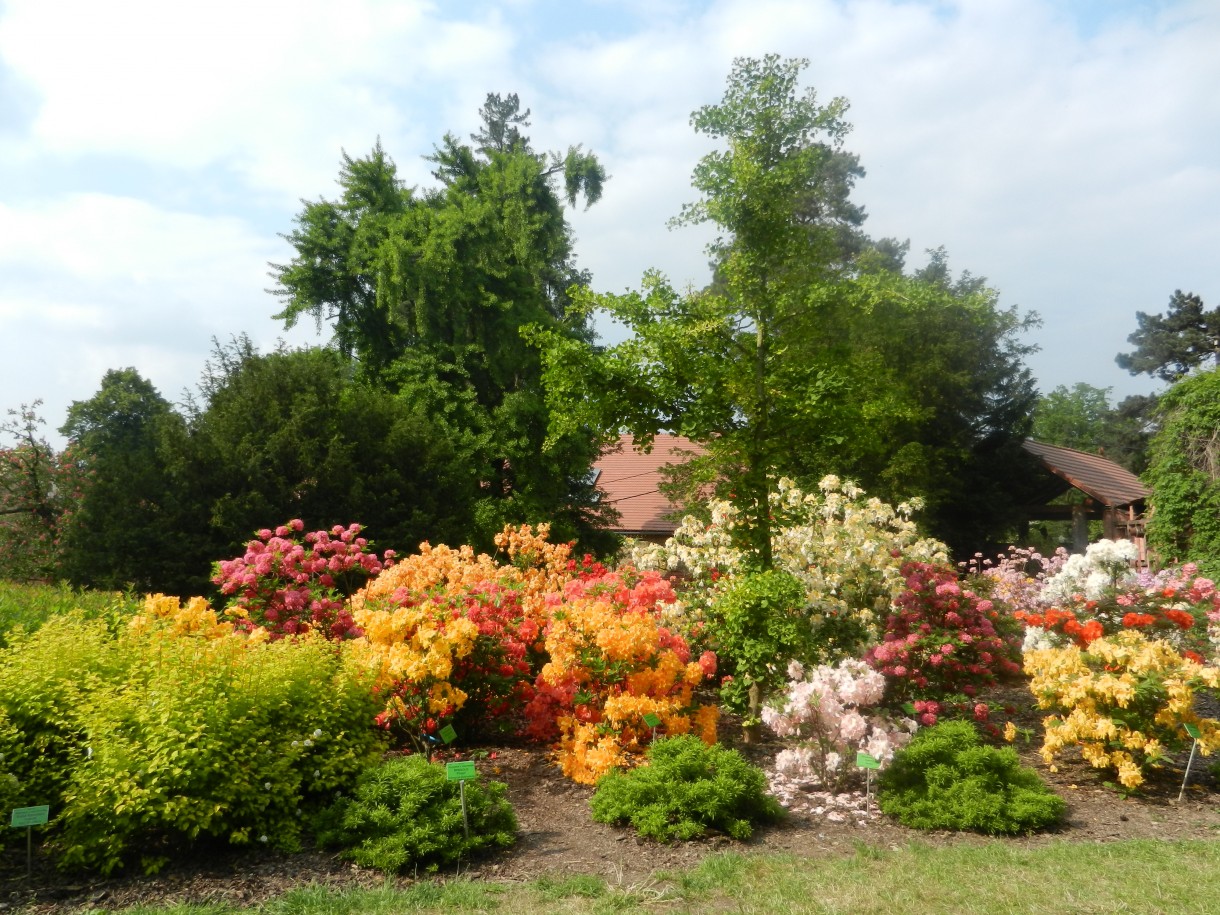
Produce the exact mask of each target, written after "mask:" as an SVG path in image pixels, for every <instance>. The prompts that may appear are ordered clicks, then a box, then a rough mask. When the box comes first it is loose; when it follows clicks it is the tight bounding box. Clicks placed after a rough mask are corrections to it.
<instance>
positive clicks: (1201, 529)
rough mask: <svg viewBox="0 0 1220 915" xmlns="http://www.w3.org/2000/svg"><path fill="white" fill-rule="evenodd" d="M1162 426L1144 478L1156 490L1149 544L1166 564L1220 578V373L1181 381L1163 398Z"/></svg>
mask: <svg viewBox="0 0 1220 915" xmlns="http://www.w3.org/2000/svg"><path fill="white" fill-rule="evenodd" d="M1158 412H1159V415H1160V420H1161V428H1160V430H1159V431H1158V432H1157V433H1156V435H1155V437H1154V438H1153V440H1152V462H1151V464H1150V466H1149V468H1148V472H1147V473H1146V474H1145V476H1144V480H1145V482H1146V483H1147V484H1148V485H1149V487H1150V488H1151V489H1152V496H1151V499H1150V502H1151V504H1152V511H1151V513H1150V517H1149V521H1148V543H1149V546H1151V547H1152V548H1153V549H1154V550H1156V552H1157V553H1158V554H1159V555H1160V556H1161V559H1162V561H1175V560H1176V561H1187V560H1189V561H1192V562H1196V563H1198V565H1199V567H1200V568H1201V569H1202V570H1203V572H1204V574H1206V575H1209V576H1211V577H1213V578H1214V577H1216V576H1217V575H1220V443H1218V436H1217V430H1220V369H1212V370H1210V371H1203V372H1199V373H1197V374H1194V375H1191V376H1189V377H1187V378H1184V379H1182V380H1181V381H1179V382H1178V383H1177V384H1175V385H1174V386H1173V387H1172V388H1170V389H1169V390H1168V391H1167V392H1165V394H1163V395H1162V396H1161V401H1160V406H1159V411H1158Z"/></svg>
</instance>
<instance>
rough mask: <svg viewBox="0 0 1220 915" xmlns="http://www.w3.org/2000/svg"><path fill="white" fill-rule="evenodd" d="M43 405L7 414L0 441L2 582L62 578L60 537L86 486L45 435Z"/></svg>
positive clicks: (66, 454) (71, 457)
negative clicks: (2, 441) (0, 443)
mask: <svg viewBox="0 0 1220 915" xmlns="http://www.w3.org/2000/svg"><path fill="white" fill-rule="evenodd" d="M41 405H42V402H41V401H35V402H34V403H33V404H30V405H26V404H23V405H22V406H21V407H20V409H16V410H9V411H8V419H7V420H5V421H4V422H2V423H0V435H3V436H4V437H5V438H8V439H10V440H11V444H10V445H8V446H7V447H0V577H2V578H8V579H11V580H14V581H49V580H54V579H57V578H59V577H60V576H61V574H62V562H63V548H64V543H63V532H64V529H65V527H66V526H67V525H68V524H69V523H70V519H71V515H72V513H73V512H74V511H75V509H76V506H77V504H78V503H79V501H80V498H81V494H82V490H83V488H84V486H85V484H86V480H85V477H84V474H83V473H82V472H81V470H80V468H79V467H78V466H77V464H76V460H75V457H74V455H73V454H72V452H71V450H65V451H63V452H57V451H56V450H55V449H54V448H52V447H51V445H50V443H48V442H47V439H46V436H45V435H44V434H43V428H44V426H45V421H44V420H43V418H42V417H41V416H39V414H38V408H39V407H40V406H41Z"/></svg>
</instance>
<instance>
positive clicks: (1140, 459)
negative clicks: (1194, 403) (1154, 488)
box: [1032, 383, 1152, 474]
mask: <svg viewBox="0 0 1220 915" xmlns="http://www.w3.org/2000/svg"><path fill="white" fill-rule="evenodd" d="M1110 391H1111V389H1110V388H1095V387H1093V386H1092V385H1089V384H1083V383H1080V384H1074V385H1072V387H1071V388H1070V389H1069V388H1068V387H1066V386H1065V385H1059V387H1057V388H1055V389H1054V390H1053V391H1051V392H1050V393H1049V394H1043V395H1042V396H1041V397H1039V398H1038V404H1037V407H1036V408H1035V411H1034V425H1033V430H1032V435H1033V437H1034V438H1035V439H1036V440H1037V441H1039V442H1045V443H1046V444H1048V445H1059V446H1061V447H1063V448H1075V449H1076V450H1077V451H1087V452H1090V453H1092V452H1096V451H1099V450H1100V451H1101V452H1102V453H1104V454H1105V456H1106V457H1107V458H1109V459H1110V460H1111V461H1115V462H1116V463H1118V464H1121V465H1122V466H1123V467H1126V468H1127V469H1128V470H1130V471H1131V472H1132V473H1136V474H1138V473H1142V472H1143V470H1144V468H1145V466H1146V465H1147V463H1148V456H1147V451H1148V441H1149V438H1150V433H1149V428H1148V427H1149V423H1148V420H1149V416H1148V413H1149V407H1150V404H1149V401H1151V400H1152V398H1148V397H1141V396H1138V395H1135V396H1131V397H1127V398H1124V399H1123V401H1122V402H1121V403H1118V404H1111V403H1110Z"/></svg>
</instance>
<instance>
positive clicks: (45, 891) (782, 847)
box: [0, 685, 1220, 915]
mask: <svg viewBox="0 0 1220 915" xmlns="http://www.w3.org/2000/svg"><path fill="white" fill-rule="evenodd" d="M986 698H987V699H988V700H989V701H991V702H992V703H993V704H995V705H998V706H1000V707H1003V706H1006V705H1007V706H1009V707H1010V708H1014V712H1013V713H1011V714H1008V715H1005V716H1004V717H1003V718H1001V720H1006V719H1011V720H1012V721H1013V722H1014V723H1015V724H1016V725H1017V726H1018V727H1019V728H1025V729H1028V731H1029V732H1030V733H1031V735H1034V736H1033V739H1031V740H1028V741H1026V740H1022V739H1021V738H1018V741H1017V742H1016V744H1015V746H1016V748H1017V750H1018V752H1019V753H1020V755H1021V757H1022V759H1023V761H1024V762H1025V763H1026V764H1027V765H1030V766H1033V767H1034V768H1035V769H1037V770H1038V772H1039V773H1040V774H1041V775H1042V777H1043V778H1044V779H1045V780H1046V782H1047V783H1048V784H1049V785H1050V786H1051V787H1052V788H1053V789H1054V790H1055V791H1056V792H1057V793H1059V795H1060V796H1062V797H1063V798H1064V800H1065V801H1066V802H1067V805H1068V816H1067V819H1066V821H1065V822H1064V824H1063V825H1062V826H1061V827H1060V828H1059V829H1057V830H1056V831H1054V832H1050V833H1043V834H1038V835H1033V836H1025V837H1019V838H1004V839H991V838H987V837H985V836H978V835H973V834H965V833H949V832H931V833H929V832H916V831H914V830H910V829H906V828H904V827H901V826H898V825H896V824H895V823H893V822H891V821H889V820H886V819H885V818H883V817H881V816H879V815H878V814H877V813H876V810H875V805H874V806H872V807H870V809H869V810H868V811H867V812H865V811H863V810H859V811H852V810H850V809H849V810H847V811H846V812H844V811H842V810H839V809H836V808H828V807H827V806H826V805H825V804H824V803H819V802H817V801H816V800H812V799H811V800H810V801H809V802H808V803H805V804H800V803H797V804H794V805H793V810H792V811H791V812H790V815H789V816H788V817H787V818H786V819H785V820H784V821H783V822H782V823H779V824H777V825H774V826H769V827H765V828H760V829H759V830H758V831H757V832H756V833H755V835H754V836H753V838H751V839H750V840H749V841H747V842H744V843H740V842H735V841H733V840H731V839H729V838H727V837H725V836H712V837H709V838H706V839H704V840H701V841H697V842H688V843H677V844H673V845H661V844H658V843H655V842H651V841H646V840H642V839H639V838H638V837H636V836H635V834H634V833H633V832H631V831H629V830H628V829H625V828H616V827H611V826H606V825H603V824H599V823H594V822H593V821H592V819H591V818H590V816H589V798H590V796H591V795H592V793H593V791H592V789H591V788H587V787H584V786H581V785H577V784H574V783H572V782H570V781H568V780H567V779H565V778H564V777H563V776H562V775H561V774H560V772H559V770H558V769H557V768H556V767H555V765H554V764H553V762H551V760H550V759H549V758H548V756H547V754H546V752H545V751H544V750H541V749H538V748H535V747H527V746H500V747H489V748H486V753H487V756H486V757H485V758H482V759H481V760H480V762H479V770H480V773H481V774H484V775H486V776H488V777H490V778H494V779H497V780H500V781H503V782H505V783H506V784H507V785H508V796H509V800H510V801H511V802H512V805H513V808H514V810H515V811H516V813H517V818H518V821H519V827H520V832H519V840H518V842H517V844H516V846H515V847H514V848H513V849H511V850H510V851H508V852H506V853H504V854H502V855H499V856H496V857H494V858H489V859H487V860H483V861H477V862H474V863H473V864H471V865H470V866H464V867H463V868H462V869H461V870H460V872H450V873H448V874H447V875H443V876H449V877H452V876H455V875H457V874H458V873H460V875H462V876H470V877H476V878H480V879H488V880H497V881H506V882H523V881H528V880H533V879H535V878H537V877H539V876H542V875H544V874H552V875H561V874H577V873H579V874H595V875H600V876H602V877H604V878H605V879H606V880H607V881H608V882H610V883H611V884H613V885H622V886H639V885H644V884H646V883H647V882H648V881H650V880H654V879H655V874H656V872H658V871H673V870H677V869H683V868H689V867H691V866H694V865H696V864H697V863H698V862H699V861H700V860H701V859H703V858H704V857H706V856H708V855H711V854H714V853H716V852H720V851H724V850H728V849H738V850H746V851H759V852H785V853H789V854H792V855H796V856H799V857H803V858H818V857H824V856H829V855H848V854H851V853H853V852H854V850H855V849H856V847H857V846H858V845H859V844H860V843H866V844H869V845H873V846H878V847H883V848H893V849H898V848H901V847H903V846H906V845H908V844H910V843H912V842H921V843H924V844H933V845H936V844H941V845H949V844H955V843H985V842H996V841H1001V842H1010V843H1017V844H1021V845H1041V844H1045V843H1048V842H1055V841H1073V842H1109V841H1115V840H1119V839H1137V838H1143V839H1216V838H1220V803H1217V802H1218V800H1220V785H1218V784H1217V781H1216V779H1215V777H1214V776H1213V773H1212V772H1211V771H1210V768H1209V765H1210V763H1211V760H1203V761H1202V762H1200V761H1199V760H1196V762H1195V764H1194V765H1193V766H1192V767H1191V775H1190V780H1189V784H1188V787H1187V789H1186V792H1185V796H1184V797H1183V799H1182V800H1181V801H1180V802H1179V800H1178V793H1179V791H1180V790H1181V786H1182V779H1183V776H1184V774H1185V764H1186V757H1185V755H1184V754H1183V755H1182V757H1181V758H1175V759H1174V760H1173V761H1172V763H1171V764H1169V765H1166V766H1165V767H1164V768H1163V769H1161V770H1158V771H1157V772H1154V773H1153V774H1152V777H1151V778H1150V779H1149V781H1148V782H1147V783H1146V784H1145V786H1144V787H1143V788H1142V789H1141V791H1140V793H1139V794H1138V795H1137V796H1130V797H1124V796H1123V795H1122V794H1120V793H1119V792H1118V791H1117V790H1116V789H1115V788H1113V787H1108V786H1107V784H1106V782H1107V779H1108V778H1109V775H1108V774H1107V773H1104V772H1101V771H1099V770H1095V769H1093V768H1091V767H1090V766H1088V765H1087V764H1085V763H1083V762H1082V761H1080V760H1079V759H1078V758H1077V759H1072V758H1070V757H1069V758H1068V759H1067V760H1066V761H1062V762H1061V763H1060V765H1059V771H1058V772H1050V771H1049V770H1048V768H1047V766H1046V765H1045V764H1044V763H1043V761H1042V759H1041V757H1040V756H1039V755H1038V753H1037V749H1038V746H1039V744H1040V721H1041V718H1040V713H1039V712H1038V711H1037V709H1034V708H1031V707H1030V705H1029V693H1028V691H1027V690H1026V689H1025V687H1024V686H1021V685H1017V686H1011V687H1007V688H1006V689H1003V690H1000V691H997V692H995V693H993V694H991V695H989V696H987V697H986ZM734 736H735V735H734V734H732V733H728V732H727V728H726V732H725V733H724V734H723V737H724V738H726V739H727V742H729V743H731V744H733V745H735V746H737V747H738V749H742V750H743V751H744V752H746V753H747V755H749V756H751V758H753V759H754V761H756V762H757V763H759V764H760V765H764V766H765V764H766V763H767V762H768V761H769V760H770V759H771V758H772V757H774V755H775V752H776V751H777V749H778V748H779V744H767V743H763V744H761V745H757V746H752V747H744V746H742V745H741V744H739V743H736V742H735V741H734V740H733V738H734ZM480 755H482V754H480ZM819 810H820V812H815V811H819ZM395 879H396V880H397V881H398V882H399V883H401V884H402V885H404V886H405V885H407V884H409V883H410V882H411V881H412V880H413V879H414V878H413V877H411V876H404V877H399V878H395ZM385 883H386V878H385V876H384V875H382V874H381V873H379V872H376V871H369V870H362V869H360V868H358V867H355V866H354V865H351V864H348V863H346V862H342V861H340V860H339V859H338V857H337V856H336V855H333V854H327V853H320V852H306V853H302V854H295V855H282V854H279V855H277V854H271V853H265V854H252V853H251V852H249V851H243V852H233V851H223V852H215V853H205V854H200V855H197V856H195V857H194V859H193V860H191V861H189V862H185V863H182V864H178V865H174V866H171V867H169V868H167V869H166V870H164V871H162V872H161V873H159V874H157V875H156V876H153V877H142V876H139V875H127V876H119V877H112V878H109V879H101V878H96V877H84V876H75V877H74V876H65V875H63V874H60V873H58V872H56V871H55V870H54V869H53V868H51V867H50V866H49V865H48V863H47V862H46V861H44V860H40V859H38V858H37V856H36V857H35V860H34V872H33V875H32V877H30V878H27V876H26V860H25V847H24V843H20V842H10V843H9V847H8V848H7V849H6V851H5V853H4V854H3V855H0V913H4V915H18V913H21V915H44V913H45V915H52V913H55V915H59V913H68V912H81V911H85V910H95V909H98V908H104V909H109V910H113V909H121V908H124V907H127V906H134V905H167V904H173V903H194V904H203V903H225V904H228V905H230V906H251V905H256V904H259V903H262V902H265V901H267V900H268V899H270V898H272V897H275V896H278V895H280V894H282V893H284V892H286V891H288V890H290V889H292V888H293V887H298V886H304V885H308V884H315V885H324V886H331V887H336V888H340V887H354V886H368V887H380V886H384V885H385Z"/></svg>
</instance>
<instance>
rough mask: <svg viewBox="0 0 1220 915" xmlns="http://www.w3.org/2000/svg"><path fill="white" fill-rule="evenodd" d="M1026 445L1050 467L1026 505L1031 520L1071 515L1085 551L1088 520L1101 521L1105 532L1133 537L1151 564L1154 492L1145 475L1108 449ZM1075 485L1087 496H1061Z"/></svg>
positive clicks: (1076, 543) (1075, 541)
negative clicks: (1147, 515) (1149, 522)
mask: <svg viewBox="0 0 1220 915" xmlns="http://www.w3.org/2000/svg"><path fill="white" fill-rule="evenodd" d="M1023 447H1024V448H1025V450H1026V451H1027V452H1028V453H1029V454H1031V455H1033V456H1034V457H1035V458H1036V459H1037V460H1038V462H1039V463H1040V464H1041V465H1042V468H1043V469H1044V470H1045V471H1046V478H1045V484H1044V486H1043V488H1042V489H1041V491H1039V492H1038V494H1037V497H1036V498H1035V499H1033V500H1031V502H1030V504H1029V505H1027V506H1026V518H1027V519H1028V520H1029V521H1071V522H1072V546H1073V548H1074V549H1075V550H1076V551H1077V552H1083V551H1084V548H1085V547H1086V546H1087V545H1088V543H1089V522H1090V521H1100V522H1101V524H1102V536H1103V537H1106V538H1108V539H1110V540H1130V541H1131V542H1132V543H1134V544H1135V545H1136V546H1137V547H1138V549H1139V552H1140V560H1139V562H1140V565H1141V566H1142V565H1146V564H1147V545H1146V541H1145V538H1144V511H1145V509H1146V508H1147V499H1148V496H1149V495H1150V492H1149V490H1148V488H1147V487H1146V486H1144V484H1143V483H1141V482H1140V478H1139V477H1137V476H1136V475H1135V474H1133V473H1132V472H1131V471H1129V470H1127V469H1126V468H1125V467H1121V466H1120V465H1118V464H1116V463H1114V462H1113V461H1111V460H1108V459H1107V458H1106V457H1105V456H1104V455H1100V454H1090V453H1088V452H1087V451H1077V450H1075V449H1073V448H1061V447H1060V446H1058V445H1045V444H1043V443H1042V442H1035V441H1034V440H1033V439H1027V440H1026V441H1025V442H1024V445H1023ZM1073 490H1075V491H1076V492H1079V493H1082V494H1083V495H1084V498H1083V499H1082V500H1061V497H1062V496H1064V495H1065V494H1067V493H1069V492H1071V491H1073Z"/></svg>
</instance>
